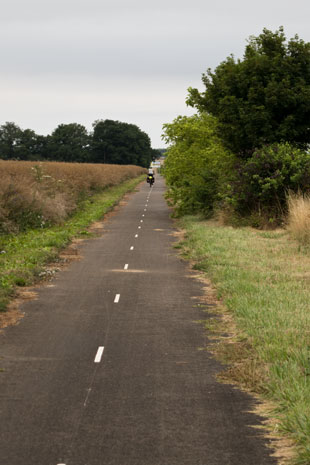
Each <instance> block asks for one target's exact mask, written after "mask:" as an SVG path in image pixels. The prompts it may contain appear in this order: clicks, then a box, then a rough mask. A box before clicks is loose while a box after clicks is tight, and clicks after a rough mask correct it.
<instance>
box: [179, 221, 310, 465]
mask: <svg viewBox="0 0 310 465" xmlns="http://www.w3.org/2000/svg"><path fill="white" fill-rule="evenodd" d="M183 226H184V228H185V229H186V231H187V237H186V239H185V241H184V243H183V247H184V250H185V254H186V255H187V256H188V257H190V258H191V259H192V260H194V261H195V262H196V264H195V268H196V269H199V270H202V271H203V272H205V273H206V274H207V276H208V277H209V278H210V279H211V280H212V282H213V284H214V285H215V287H216V289H217V292H218V296H219V297H220V298H221V299H222V301H223V302H224V303H225V306H226V308H227V309H228V311H229V313H230V315H231V317H232V318H233V320H234V321H235V324H236V327H237V334H238V337H237V338H236V339H235V341H234V342H233V341H232V340H230V339H228V340H229V344H226V353H225V356H226V358H228V359H230V360H232V361H233V362H234V363H233V365H232V367H231V368H230V377H231V379H233V380H234V381H237V382H238V383H241V384H242V385H243V386H247V387H248V388H249V389H251V390H254V391H256V392H259V393H260V394H261V395H262V396H264V397H267V398H268V399H270V400H272V401H273V403H274V405H275V406H276V410H275V411H274V412H273V415H274V416H275V417H277V422H276V423H277V425H278V429H279V430H280V431H282V432H283V433H284V434H288V435H289V437H290V438H292V439H293V440H294V441H295V442H296V445H297V448H298V454H297V457H296V460H295V461H294V463H297V464H299V465H309V463H310V285H309V284H310V252H309V250H308V248H300V246H299V244H298V243H297V242H296V241H295V240H293V239H292V238H291V237H290V236H289V235H288V233H287V232H286V231H285V230H276V231H257V230H252V229H250V228H238V229H234V228H232V227H219V226H217V225H216V224H214V223H211V222H201V221H198V220H197V219H196V218H185V219H184V220H183ZM224 321H226V320H225V319H224ZM224 332H226V333H227V332H229V328H228V330H227V329H226V331H224ZM224 352H225V351H224Z"/></svg>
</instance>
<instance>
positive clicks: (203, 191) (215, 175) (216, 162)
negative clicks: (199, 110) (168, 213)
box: [164, 114, 234, 214]
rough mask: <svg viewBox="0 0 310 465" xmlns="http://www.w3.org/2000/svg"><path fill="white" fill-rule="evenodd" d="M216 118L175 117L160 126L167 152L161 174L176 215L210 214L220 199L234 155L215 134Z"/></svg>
mask: <svg viewBox="0 0 310 465" xmlns="http://www.w3.org/2000/svg"><path fill="white" fill-rule="evenodd" d="M215 129H216V120H215V119H214V118H213V117H211V116H208V115H205V114H202V115H194V116H191V117H186V116H179V117H178V118H176V119H175V120H174V121H173V123H171V124H165V125H164V131H165V133H164V139H165V141H166V142H167V143H170V144H171V146H170V148H169V149H168V152H167V158H166V161H165V165H164V175H165V177H166V180H167V184H168V186H169V194H168V195H169V197H170V198H171V199H172V201H173V203H174V204H175V207H176V211H177V213H178V214H184V213H186V212H192V211H203V212H204V213H205V214H208V213H210V212H211V211H212V210H213V208H214V205H215V203H216V202H217V201H218V200H220V199H221V194H223V192H224V186H225V184H226V183H227V181H228V179H229V177H230V175H231V168H232V165H233V161H234V157H233V156H232V155H231V154H230V153H229V152H228V151H226V150H225V149H223V147H222V145H221V142H220V140H219V139H218V137H217V136H216V135H215Z"/></svg>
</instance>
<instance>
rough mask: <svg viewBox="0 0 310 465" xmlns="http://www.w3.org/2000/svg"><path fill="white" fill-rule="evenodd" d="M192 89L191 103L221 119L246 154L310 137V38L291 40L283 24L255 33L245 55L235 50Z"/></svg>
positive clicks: (226, 135)
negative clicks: (237, 56) (201, 85)
mask: <svg viewBox="0 0 310 465" xmlns="http://www.w3.org/2000/svg"><path fill="white" fill-rule="evenodd" d="M202 81H203V83H204V85H205V91H204V92H199V91H198V90H197V89H192V88H190V89H189V97H188V100H187V103H188V104H189V105H191V106H193V107H196V108H198V110H199V111H201V112H208V113H210V114H211V115H213V116H215V117H216V118H217V119H218V122H219V126H218V133H219V134H220V137H221V139H222V140H223V143H224V145H225V146H226V147H227V148H229V149H231V150H232V151H233V152H234V153H236V154H238V155H239V156H241V157H242V158H245V159H246V158H248V157H250V156H251V155H252V153H253V151H254V150H255V149H256V148H259V147H262V146H263V145H265V144H270V143H275V142H278V143H279V142H289V143H291V144H294V145H296V146H298V147H300V148H305V147H307V145H308V144H309V142H310V43H306V42H304V41H303V40H301V39H299V37H298V36H297V35H296V36H295V37H294V38H292V39H290V40H289V41H288V42H287V41H286V37H285V34H284V31H283V28H282V27H281V28H279V30H278V31H276V32H272V31H270V30H268V29H264V30H263V33H262V34H260V35H259V36H258V37H254V36H253V37H250V39H249V41H248V45H247V46H246V49H245V53H244V57H243V60H235V59H234V57H233V56H230V57H228V58H227V59H226V60H225V61H223V62H222V63H221V64H220V65H219V66H218V67H217V68H216V69H215V71H214V72H212V71H211V69H208V71H207V73H206V74H204V75H203V77H202Z"/></svg>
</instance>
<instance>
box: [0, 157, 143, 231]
mask: <svg viewBox="0 0 310 465" xmlns="http://www.w3.org/2000/svg"><path fill="white" fill-rule="evenodd" d="M144 171H145V170H144V168H141V167H138V166H132V165H128V166H124V165H100V164H86V163H85V164H84V163H83V164H82V163H81V164H80V163H58V162H40V163H37V162H20V161H3V160H0V233H17V232H20V231H24V230H26V229H28V228H38V227H39V228H44V227H46V226H50V225H53V224H60V223H61V222H63V221H64V220H65V219H66V218H67V217H68V216H69V215H70V214H72V213H73V212H74V211H75V210H76V208H77V206H78V204H79V202H80V201H81V200H83V199H85V198H87V197H89V196H91V195H92V194H94V193H96V192H100V191H102V190H104V189H106V188H108V187H111V186H116V185H118V184H120V183H121V182H123V181H126V180H128V179H131V178H134V177H137V176H138V175H139V174H142V173H143V172H144Z"/></svg>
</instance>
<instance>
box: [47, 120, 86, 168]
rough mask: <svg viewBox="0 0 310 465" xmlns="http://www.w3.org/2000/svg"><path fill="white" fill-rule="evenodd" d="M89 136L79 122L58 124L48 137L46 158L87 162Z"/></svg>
mask: <svg viewBox="0 0 310 465" xmlns="http://www.w3.org/2000/svg"><path fill="white" fill-rule="evenodd" d="M89 144H90V137H89V135H88V133H87V129H86V128H85V127H84V126H82V125H81V124H77V123H71V124H60V125H59V126H58V127H57V128H56V129H55V130H54V131H53V132H52V134H51V136H49V137H48V145H47V152H48V158H49V159H50V160H55V161H66V162H87V161H88V160H89Z"/></svg>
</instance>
